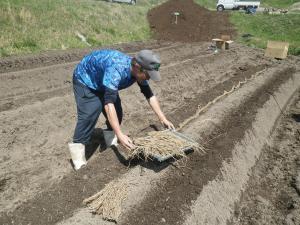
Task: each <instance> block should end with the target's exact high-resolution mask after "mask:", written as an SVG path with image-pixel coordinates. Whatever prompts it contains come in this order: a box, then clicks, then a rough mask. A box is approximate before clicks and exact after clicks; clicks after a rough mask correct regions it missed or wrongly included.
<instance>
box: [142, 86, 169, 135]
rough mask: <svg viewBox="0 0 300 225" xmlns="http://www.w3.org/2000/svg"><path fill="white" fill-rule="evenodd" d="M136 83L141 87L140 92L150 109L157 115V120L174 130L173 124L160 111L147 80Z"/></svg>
mask: <svg viewBox="0 0 300 225" xmlns="http://www.w3.org/2000/svg"><path fill="white" fill-rule="evenodd" d="M138 85H139V87H140V89H141V92H142V93H143V95H144V96H145V98H146V99H147V101H148V103H149V105H150V106H151V108H152V110H153V111H154V112H155V114H156V115H157V117H158V119H159V121H160V122H161V123H162V124H163V125H164V126H166V127H167V128H169V129H174V130H175V127H174V125H173V124H172V123H171V122H170V121H169V120H167V118H166V117H165V115H164V113H163V112H162V111H161V109H160V106H159V102H158V100H157V98H156V97H155V95H154V94H153V92H152V90H151V88H150V86H149V84H148V82H145V84H140V83H138Z"/></svg>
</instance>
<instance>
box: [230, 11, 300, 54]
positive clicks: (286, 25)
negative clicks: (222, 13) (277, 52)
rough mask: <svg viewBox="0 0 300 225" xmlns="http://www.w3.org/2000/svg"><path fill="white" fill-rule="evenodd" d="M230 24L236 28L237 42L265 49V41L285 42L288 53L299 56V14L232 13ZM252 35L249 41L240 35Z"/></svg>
mask: <svg viewBox="0 0 300 225" xmlns="http://www.w3.org/2000/svg"><path fill="white" fill-rule="evenodd" d="M231 22H232V23H233V24H234V25H235V26H236V28H237V30H238V33H239V39H238V41H240V42H242V43H245V44H247V45H249V46H253V47H260V48H265V47H266V44H267V40H275V41H286V42H289V43H290V47H289V53H290V54H293V55H300V35H299V34H300V26H299V24H300V14H286V15H266V14H255V15H247V14H244V13H238V12H234V13H232V14H231ZM246 33H249V34H252V35H253V37H252V38H250V39H244V38H242V37H241V35H242V34H246Z"/></svg>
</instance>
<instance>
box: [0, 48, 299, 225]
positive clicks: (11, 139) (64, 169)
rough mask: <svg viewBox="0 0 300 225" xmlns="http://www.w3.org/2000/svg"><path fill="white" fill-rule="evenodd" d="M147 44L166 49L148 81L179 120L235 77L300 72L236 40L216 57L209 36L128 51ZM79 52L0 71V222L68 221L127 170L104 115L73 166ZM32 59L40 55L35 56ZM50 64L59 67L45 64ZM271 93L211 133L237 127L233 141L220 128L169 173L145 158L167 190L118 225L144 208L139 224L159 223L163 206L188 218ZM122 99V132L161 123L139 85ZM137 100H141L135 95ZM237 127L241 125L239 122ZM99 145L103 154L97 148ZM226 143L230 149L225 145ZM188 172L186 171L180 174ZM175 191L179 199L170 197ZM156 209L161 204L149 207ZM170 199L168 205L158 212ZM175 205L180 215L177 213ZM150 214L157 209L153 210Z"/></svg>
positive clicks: (169, 215)
mask: <svg viewBox="0 0 300 225" xmlns="http://www.w3.org/2000/svg"><path fill="white" fill-rule="evenodd" d="M145 45H146V47H147V46H148V48H152V49H154V50H155V51H156V52H158V53H159V54H160V55H161V58H162V61H163V65H162V68H161V73H162V76H163V81H162V82H160V83H157V84H153V85H152V86H153V90H154V92H155V93H156V95H157V96H158V97H159V99H160V101H161V103H162V104H161V105H162V108H163V110H164V112H165V113H166V114H167V115H168V117H169V118H170V119H171V120H172V121H173V122H174V124H175V125H176V126H178V125H179V124H180V123H181V122H182V121H184V120H185V119H188V118H189V117H191V116H193V115H194V114H195V112H196V111H197V109H198V107H202V106H205V105H206V104H207V103H208V102H210V101H212V100H213V99H214V98H216V97H217V96H219V95H221V94H223V92H224V91H225V90H230V89H231V87H232V86H233V85H236V84H237V83H238V82H239V81H244V80H245V78H250V77H251V76H252V75H254V74H256V73H259V72H263V73H264V71H265V70H271V71H277V72H272V73H271V72H270V73H271V74H272V77H273V76H274V80H272V81H271V82H270V83H267V84H266V88H270V90H273V89H276V87H277V86H278V85H279V84H280V82H281V81H282V82H283V81H285V80H286V79H289V78H290V76H293V74H295V73H296V71H298V67H296V66H295V65H297V63H299V59H297V58H289V59H288V60H286V61H282V62H279V61H276V60H271V59H267V58H265V57H264V56H263V52H262V51H260V50H256V49H251V48H247V47H243V46H240V45H237V44H234V45H233V46H232V48H231V49H230V50H227V51H224V52H220V53H218V54H214V53H213V52H211V51H210V50H208V46H209V43H193V44H182V43H167V42H151V43H149V44H148V45H147V44H145V43H142V44H134V45H133V44H132V45H128V46H129V47H126V46H125V47H124V49H126V51H127V52H128V53H130V54H131V53H134V52H135V51H137V50H138V49H141V48H145ZM130 46H131V47H130ZM59 54H61V53H59ZM63 54H65V55H68V54H67V53H63ZM70 54H71V55H72V53H70ZM82 54H83V53H82V52H81V53H80V52H78V55H76V57H75V56H74V58H72V57H73V56H72V57H71V58H70V59H68V60H67V62H66V63H60V64H57V65H55V64H53V63H55V62H56V61H55V60H56V59H54V60H52V58H51V54H50V55H46V56H43V57H46V58H47V60H46V61H45V62H43V60H37V61H38V63H37V64H35V65H34V66H33V67H34V69H27V70H26V68H28V67H29V66H30V65H31V63H32V60H31V59H30V60H28V63H27V61H26V57H25V58H22V59H20V61H22V63H19V64H18V63H17V64H16V67H15V68H12V69H9V71H13V72H5V71H7V69H6V67H5V66H4V69H3V68H1V69H0V71H2V73H1V74H0V77H1V80H2V82H1V83H0V87H1V88H0V122H1V124H2V126H1V129H0V132H1V136H0V149H1V151H0V162H1V164H0V168H1V169H0V193H1V201H0V212H1V214H0V223H1V224H30V223H31V224H43V225H46V224H55V223H58V222H60V221H61V222H63V221H64V220H65V219H67V218H69V217H72V214H73V213H75V212H76V211H77V210H79V209H80V208H81V207H82V204H81V202H82V200H83V199H84V198H86V197H88V196H90V195H91V194H93V193H95V192H97V191H99V190H101V189H102V188H103V187H104V185H105V184H106V183H108V182H110V181H111V180H113V179H115V178H117V177H121V176H122V175H123V174H126V173H127V172H128V168H127V165H123V164H122V163H121V162H120V160H119V158H118V157H117V155H116V154H115V152H113V151H112V150H111V149H107V150H105V149H103V137H102V132H101V129H100V127H102V126H103V124H104V120H103V118H101V119H100V120H99V123H98V125H97V127H99V129H97V130H96V131H95V135H94V138H93V140H92V143H91V145H90V146H88V150H89V163H88V166H87V167H86V168H84V169H83V170H80V171H79V172H78V173H74V172H73V171H72V169H71V167H70V164H69V161H68V159H69V153H68V149H67V143H68V142H69V141H70V138H71V136H72V132H73V129H74V126H75V120H76V114H75V105H74V100H73V95H72V91H71V76H72V70H73V68H74V66H75V65H76V62H74V60H75V61H76V60H78V56H80V55H82ZM35 58H37V59H38V57H37V56H35ZM54 58H56V56H55V57H54ZM67 58H68V57H67ZM8 61H9V60H5V62H0V65H8V64H10V65H14V62H16V61H18V60H17V59H11V61H10V63H7V62H8ZM41 61H42V62H41ZM49 62H51V63H50V64H53V65H50V64H48V63H49ZM62 62H65V61H64V60H62ZM1 63H2V64H1ZM21 65H24V67H22V66H21ZM276 85H277V86H276ZM272 88H273V89H272ZM266 96H267V94H266V93H265V92H260V91H259V90H256V92H255V95H253V97H252V98H251V99H250V100H249V102H248V103H249V106H247V107H246V106H245V105H243V107H242V108H240V109H237V111H236V112H235V113H234V114H232V115H231V116H229V117H228V119H227V120H226V122H224V124H223V125H222V127H223V129H224V130H215V133H211V134H210V135H211V136H209V135H208V136H207V137H205V138H207V139H211V137H213V136H215V135H217V134H222V133H224V132H225V130H226V132H227V133H230V132H232V134H230V135H228V136H227V137H228V139H226V138H225V139H224V137H223V136H222V135H221V136H220V137H219V138H216V139H215V140H214V141H213V142H212V143H210V145H209V149H212V151H209V153H208V154H206V155H204V156H199V157H198V156H196V157H193V158H191V160H190V161H188V162H187V164H186V165H187V167H186V168H185V169H183V170H173V169H170V166H169V164H161V165H156V164H152V163H139V165H141V166H142V168H145V169H146V170H148V169H149V170H151V171H154V172H155V173H154V174H156V175H155V176H157V179H159V178H160V177H161V176H162V174H163V173H170V174H169V175H168V176H167V179H166V180H164V181H163V182H161V183H160V185H161V188H162V189H158V190H157V191H155V192H152V194H151V193H150V195H149V196H148V197H147V196H146V199H148V200H143V203H142V205H141V206H140V207H139V211H138V212H135V211H134V212H129V211H130V210H129V211H128V214H126V215H128V217H126V218H123V222H122V223H124V224H132V223H133V222H137V221H139V219H140V217H141V214H139V213H142V215H143V217H144V218H145V222H141V221H139V222H138V224H143V223H144V224H152V223H153V224H154V223H158V222H159V221H158V220H157V219H161V216H160V214H159V213H163V212H165V213H166V215H164V217H163V218H164V219H165V220H166V221H167V223H169V224H175V223H177V222H180V221H181V222H184V221H183V220H182V219H181V216H182V215H183V214H185V213H186V212H187V211H188V209H189V208H190V207H191V201H192V200H195V199H196V197H197V196H198V195H199V193H200V192H201V187H203V186H204V185H205V184H206V183H208V182H209V180H211V179H214V177H215V176H217V174H218V173H219V167H220V165H221V164H222V162H223V161H224V160H226V159H227V158H230V156H231V153H230V149H231V147H232V146H233V143H234V142H235V141H238V140H239V137H240V136H241V135H243V134H244V133H243V132H245V128H246V127H247V126H248V125H249V124H250V123H251V122H252V120H253V117H252V116H251V115H252V114H253V113H254V112H255V110H256V109H257V108H258V107H259V106H261V105H262V104H263V103H264V102H265V101H267V97H266ZM121 98H122V101H123V105H124V112H125V118H124V123H123V127H124V130H125V131H126V132H127V133H129V134H131V135H133V136H139V135H144V134H146V132H147V131H150V130H153V126H152V125H157V120H156V118H155V117H154V115H153V113H151V111H150V108H149V107H148V106H147V103H146V101H145V100H144V99H143V97H142V96H141V94H140V93H139V89H138V88H137V87H132V88H130V89H128V90H125V91H122V92H121ZM132 99H137V100H136V102H133V101H132ZM251 110H252V111H251ZM145 114H146V115H147V116H146V117H145V116H144V115H145ZM245 115H246V117H245ZM244 118H245V120H244ZM237 127H240V129H234V128H237ZM213 130H214V129H213ZM229 137H230V138H229ZM233 137H235V138H233ZM99 145H100V150H101V151H97V150H96V149H97V148H98V147H99ZM223 146H227V147H226V149H227V148H228V151H227V150H226V149H223ZM221 149H222V150H221ZM137 168H139V167H136V166H135V165H134V166H133V167H132V168H131V170H136V169H137ZM165 168H167V170H166V169H165ZM190 168H192V170H190ZM191 171H192V172H191ZM182 173H185V174H189V176H182ZM149 174H150V173H149ZM199 174H201V175H200V177H201V179H199ZM191 182H192V183H191ZM95 184H97V185H95ZM183 189H184V190H185V191H182V190H183ZM163 190H164V191H165V190H170V191H171V190H172V191H171V192H170V193H168V195H170V198H171V200H170V202H169V203H168V204H167V205H166V204H164V202H163V199H158V197H157V196H158V193H160V192H159V191H163ZM174 193H175V194H176V193H177V194H176V195H175V196H179V197H178V198H175V199H174V198H172V196H173V194H174ZM151 196H152V197H151ZM154 206H155V207H157V209H158V210H157V211H153V210H150V209H153V207H154ZM167 206H168V207H169V208H166V209H165V210H167V211H165V210H163V211H162V210H161V209H162V208H163V207H167ZM178 210H179V211H180V212H182V213H183V214H182V213H178ZM146 211H147V212H151V213H149V214H147V213H145V212H146ZM129 213H132V214H129ZM156 213H157V214H156ZM74 215H75V214H74ZM154 215H156V216H155V217H154ZM146 218H147V220H146ZM127 219H128V221H126V220H127ZM96 221H97V220H96Z"/></svg>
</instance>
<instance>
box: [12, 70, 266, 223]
mask: <svg viewBox="0 0 300 225" xmlns="http://www.w3.org/2000/svg"><path fill="white" fill-rule="evenodd" d="M263 68H264V66H261V67H256V68H251V67H249V68H248V69H247V71H242V70H240V69H238V70H237V71H236V73H235V75H234V76H233V77H231V78H229V80H225V81H224V82H223V83H221V84H217V85H216V86H210V87H211V89H204V90H202V92H201V93H203V92H204V93H205V95H203V96H202V97H200V96H201V93H199V94H198V95H196V96H195V97H194V98H192V99H185V101H184V102H185V103H184V104H181V105H182V106H181V107H179V108H178V109H177V110H176V111H175V113H172V114H170V115H169V116H170V118H172V119H173V120H174V123H175V125H178V123H180V122H182V120H184V119H186V118H188V117H189V116H191V115H193V114H194V113H195V111H196V110H197V106H198V105H205V104H207V103H208V102H209V101H211V100H213V99H214V98H215V97H216V96H217V95H219V94H222V93H223V91H224V90H229V89H231V87H232V86H233V85H234V84H236V82H238V81H243V80H244V79H245V78H249V77H250V76H251V75H252V74H254V73H255V72H257V71H259V70H261V69H263ZM188 106H189V107H188ZM187 109H188V111H187ZM173 111H174V109H173ZM142 124H143V123H142ZM140 129H142V130H143V131H142V132H141V131H140ZM140 129H138V130H136V131H132V133H133V135H137V134H139V135H143V134H145V133H146V131H147V130H149V129H151V128H150V127H149V129H143V127H140ZM98 143H99V142H98ZM106 154H108V155H109V157H110V161H109V163H107V161H108V160H107V158H103V157H100V158H99V157H97V159H95V161H97V163H96V162H95V161H93V164H90V165H89V167H92V168H93V167H94V166H95V165H94V163H96V165H98V166H99V167H97V168H96V169H91V170H92V171H97V173H99V174H103V176H105V174H107V171H106V169H109V170H111V167H113V168H114V167H116V168H117V169H116V170H114V172H111V174H110V178H109V179H103V177H102V175H100V176H101V177H100V178H99V177H98V176H95V178H90V177H89V178H88V180H89V182H88V184H87V185H85V186H86V187H85V188H86V189H88V190H91V192H87V193H83V194H82V190H81V185H80V184H78V185H79V186H78V187H74V190H72V192H71V193H69V191H68V189H66V187H67V186H68V183H69V184H70V183H72V182H74V186H75V183H79V181H78V180H79V179H80V178H78V177H77V176H75V178H76V179H75V178H74V175H72V174H71V175H70V176H71V178H69V177H68V176H67V177H66V178H64V179H63V180H62V181H61V182H60V184H55V186H56V188H54V190H51V189H50V190H45V191H43V192H41V195H39V196H37V197H36V198H35V199H34V200H30V201H28V202H26V203H24V204H23V205H22V206H20V208H19V209H17V210H16V211H14V212H13V214H12V215H11V217H10V216H8V217H6V223H8V224H9V222H8V221H9V219H10V220H14V221H16V220H18V221H27V222H28V221H36V222H37V221H38V223H40V224H53V223H55V222H57V221H59V220H61V219H63V218H62V217H61V216H62V215H64V218H66V217H67V214H68V212H71V211H73V210H75V209H76V208H78V207H79V206H80V203H81V201H82V200H83V198H84V197H86V195H85V194H91V193H93V192H92V191H94V192H95V189H97V190H100V189H101V187H103V186H104V184H105V183H106V182H109V180H110V179H113V178H115V177H117V176H119V175H120V174H122V173H123V172H124V171H126V170H125V168H124V167H122V166H121V165H119V164H118V161H117V160H116V159H115V158H114V155H113V153H106ZM104 161H105V162H104ZM145 166H146V167H149V165H145ZM164 166H165V165H164ZM118 171H119V172H118ZM85 173H89V171H86V172H85ZM85 173H84V174H85ZM82 182H85V181H84V180H83V181H82ZM95 183H97V184H99V186H97V187H96V188H93V187H92V186H93V185H94V184H95ZM89 185H91V187H90V186H89ZM76 188H77V189H76ZM65 192H68V193H65ZM55 193H64V194H63V195H59V196H58V195H57V194H55ZM79 193H81V196H80V197H79V196H78V195H79ZM49 196H53V201H52V202H50V200H48V199H49ZM63 196H65V197H63ZM58 198H59V199H60V202H64V203H62V205H64V207H65V211H64V212H65V213H63V214H62V215H60V214H58V213H55V212H53V210H52V209H53V208H56V206H55V204H57V203H56V202H55V201H56V200H57V199H58ZM75 198H77V201H73V200H72V201H70V199H75ZM43 202H46V203H45V204H43V205H40V204H41V203H43ZM31 207H34V208H44V209H46V211H49V215H52V220H51V221H49V223H46V221H45V217H40V216H38V215H37V216H34V215H32V213H34V211H33V212H30V210H29V208H31ZM48 208H49V209H48ZM60 210H62V209H60ZM21 215H23V216H21ZM8 218H9V219H8ZM18 218H19V219H18ZM30 218H31V219H30ZM24 224H25V223H24Z"/></svg>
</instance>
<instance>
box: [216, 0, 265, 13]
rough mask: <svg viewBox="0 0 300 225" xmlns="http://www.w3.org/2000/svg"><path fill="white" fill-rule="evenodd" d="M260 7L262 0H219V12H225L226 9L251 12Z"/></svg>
mask: <svg viewBox="0 0 300 225" xmlns="http://www.w3.org/2000/svg"><path fill="white" fill-rule="evenodd" d="M259 5H260V0H218V2H217V11H223V10H225V9H230V10H235V9H237V10H239V9H244V10H246V11H251V10H252V9H257V8H258V7H259Z"/></svg>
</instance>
